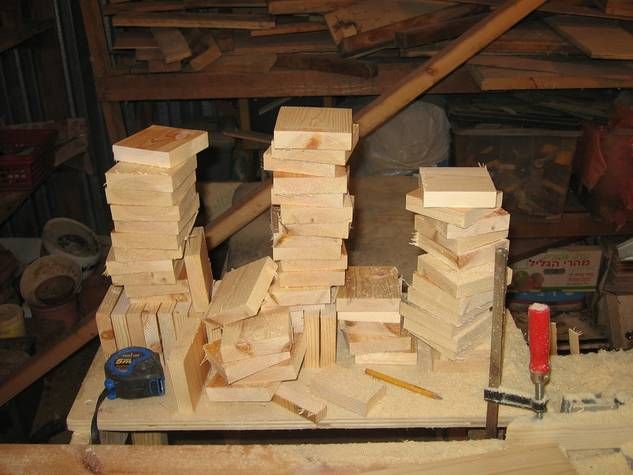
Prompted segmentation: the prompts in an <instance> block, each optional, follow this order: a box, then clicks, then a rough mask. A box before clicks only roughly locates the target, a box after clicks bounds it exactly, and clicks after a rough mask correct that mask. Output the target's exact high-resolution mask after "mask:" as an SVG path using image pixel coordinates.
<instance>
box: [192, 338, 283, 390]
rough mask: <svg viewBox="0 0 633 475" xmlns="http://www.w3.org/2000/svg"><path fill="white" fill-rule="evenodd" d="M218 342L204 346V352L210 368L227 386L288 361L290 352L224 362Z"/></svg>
mask: <svg viewBox="0 0 633 475" xmlns="http://www.w3.org/2000/svg"><path fill="white" fill-rule="evenodd" d="M220 345H221V342H220V340H217V341H213V342H211V343H208V344H206V345H204V352H205V354H206V357H207V360H209V362H210V363H211V366H213V368H214V369H215V370H216V371H217V372H218V374H220V375H221V376H222V378H224V380H225V381H226V382H227V383H228V384H232V383H234V382H235V381H239V380H240V379H244V378H246V377H247V376H250V375H251V374H255V373H257V372H259V371H262V370H263V369H266V368H269V367H270V366H273V365H275V364H278V363H283V362H284V361H288V360H290V352H289V351H283V352H281V353H273V354H270V355H260V356H252V357H250V358H247V359H243V360H238V361H230V362H229V361H224V360H223V359H222V353H221V352H220Z"/></svg>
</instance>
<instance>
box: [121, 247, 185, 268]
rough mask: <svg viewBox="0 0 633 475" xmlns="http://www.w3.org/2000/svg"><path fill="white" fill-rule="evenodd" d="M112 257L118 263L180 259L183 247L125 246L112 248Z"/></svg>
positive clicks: (183, 250)
mask: <svg viewBox="0 0 633 475" xmlns="http://www.w3.org/2000/svg"><path fill="white" fill-rule="evenodd" d="M112 252H113V254H114V258H115V259H116V261H117V262H120V263H124V264H127V263H136V264H142V263H143V262H155V261H167V260H171V261H174V260H179V259H182V257H183V255H184V252H185V248H184V247H181V248H180V249H131V248H127V247H119V248H115V247H113V248H112Z"/></svg>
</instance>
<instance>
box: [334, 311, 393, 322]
mask: <svg viewBox="0 0 633 475" xmlns="http://www.w3.org/2000/svg"><path fill="white" fill-rule="evenodd" d="M337 315H338V319H339V320H343V321H347V322H381V323H400V312H398V311H390V312H381V311H377V312H372V311H359V312H356V311H344V312H340V311H339V312H337Z"/></svg>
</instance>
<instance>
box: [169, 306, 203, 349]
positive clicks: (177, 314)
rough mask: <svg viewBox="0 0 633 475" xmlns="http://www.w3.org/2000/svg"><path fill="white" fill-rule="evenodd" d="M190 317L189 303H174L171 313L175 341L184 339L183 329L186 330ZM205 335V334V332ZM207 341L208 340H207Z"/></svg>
mask: <svg viewBox="0 0 633 475" xmlns="http://www.w3.org/2000/svg"><path fill="white" fill-rule="evenodd" d="M190 316H191V302H190V301H188V300H187V301H181V302H176V303H175V305H174V310H173V312H172V318H173V321H174V328H175V329H176V341H180V340H181V339H182V338H183V337H186V336H187V335H186V333H183V332H184V329H186V328H187V327H186V322H187V320H189V317H190ZM205 333H206V332H205ZM207 341H208V340H207Z"/></svg>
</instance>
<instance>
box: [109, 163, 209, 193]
mask: <svg viewBox="0 0 633 475" xmlns="http://www.w3.org/2000/svg"><path fill="white" fill-rule="evenodd" d="M196 166H197V160H196V157H191V160H185V161H183V162H182V163H181V164H180V165H178V166H176V167H174V168H160V167H155V166H149V165H139V164H137V163H125V162H118V163H117V164H115V165H114V166H113V167H112V168H110V170H108V171H107V172H106V174H105V177H106V184H107V186H108V187H113V188H116V189H118V190H121V189H128V190H138V191H157V192H161V193H174V192H175V191H176V190H177V189H178V188H179V187H180V186H181V185H182V184H183V183H184V182H185V181H186V180H187V178H189V177H190V176H191V174H192V173H194V172H195V170H196Z"/></svg>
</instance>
